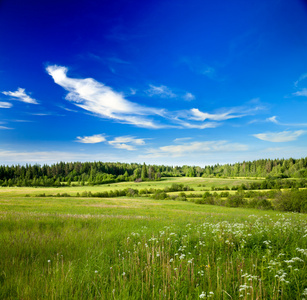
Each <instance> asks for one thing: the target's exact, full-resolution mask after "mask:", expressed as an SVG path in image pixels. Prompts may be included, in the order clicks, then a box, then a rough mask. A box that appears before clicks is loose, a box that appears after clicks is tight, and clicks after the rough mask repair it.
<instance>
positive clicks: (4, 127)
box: [0, 126, 13, 129]
mask: <svg viewBox="0 0 307 300" xmlns="http://www.w3.org/2000/svg"><path fill="white" fill-rule="evenodd" d="M0 129H13V128H10V127H7V126H0Z"/></svg>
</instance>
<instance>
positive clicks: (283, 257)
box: [0, 177, 307, 299]
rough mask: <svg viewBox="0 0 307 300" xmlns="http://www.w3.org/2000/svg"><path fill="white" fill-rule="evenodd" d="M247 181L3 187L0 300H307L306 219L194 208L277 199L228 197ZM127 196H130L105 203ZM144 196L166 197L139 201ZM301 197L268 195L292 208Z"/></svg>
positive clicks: (286, 214) (252, 211) (285, 214)
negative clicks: (234, 199) (283, 199)
mask: <svg viewBox="0 0 307 300" xmlns="http://www.w3.org/2000/svg"><path fill="white" fill-rule="evenodd" d="M253 182H256V183H257V182H261V180H256V179H253V180H252V179H246V178H241V179H238V178H235V179H226V178H225V179H217V178H207V179H206V178H187V177H183V178H182V177H181V178H180V177H179V178H167V179H165V178H162V180H160V181H154V182H150V181H146V182H135V183H131V182H130V183H128V182H122V183H114V184H105V185H101V186H98V185H95V186H87V185H85V186H82V185H76V186H65V187H58V188H56V187H49V188H48V187H40V188H34V187H2V188H1V189H0V211H1V214H0V232H1V235H0V249H1V256H0V299H206V298H211V299H303V298H304V297H306V298H307V279H306V278H307V276H306V274H307V273H306V260H307V216H306V215H305V214H299V213H293V212H291V213H289V212H278V211H274V210H272V209H271V210H263V207H262V209H260V210H259V209H258V210H256V209H253V208H240V207H231V205H228V206H217V205H208V204H203V205H197V204H195V203H197V200H200V201H203V200H204V199H206V198H210V197H213V199H214V200H215V201H217V199H218V198H219V199H220V201H225V202H227V197H224V196H225V194H224V195H223V194H222V193H229V195H228V196H229V197H230V196H233V197H237V196H238V195H242V193H259V192H260V193H275V192H276V190H266V191H259V190H242V189H239V191H238V190H237V189H232V187H237V186H239V187H240V186H241V187H242V184H243V185H245V186H250V185H251V184H252V183H253ZM226 185H227V186H228V187H229V190H227V189H226V190H225V189H223V188H222V187H225V186H226ZM129 189H131V190H134V191H138V192H137V193H136V192H135V194H133V195H132V194H131V191H130V195H129V193H128V195H127V193H126V194H125V195H124V196H121V195H117V196H114V197H110V196H109V192H111V194H112V193H113V194H114V191H115V190H118V191H126V192H127V191H129ZM150 189H153V191H157V190H163V191H164V192H165V193H166V194H167V195H169V196H168V197H167V198H165V199H164V200H155V199H153V198H154V195H155V192H153V193H152V194H146V193H144V194H142V193H140V191H141V190H147V191H148V190H150ZM304 191H305V190H304V189H300V190H299V189H295V190H293V189H292V192H291V189H287V190H284V191H282V192H276V193H277V194H278V193H282V195H286V198H287V199H288V200H287V201H288V202H287V203H293V200H294V198H296V197H294V196H293V195H294V194H292V193H294V192H297V193H300V192H304ZM85 192H86V194H85ZM89 192H90V195H89ZM82 193H83V196H82ZM95 193H108V197H103V198H102V197H93V195H95ZM182 193H184V195H185V197H184V196H183V194H182ZM193 194H194V195H195V194H200V195H201V197H200V198H198V197H189V195H193ZM208 194H209V195H208ZM221 194H222V196H220V195H221ZM174 195H177V197H176V198H175V197H173V196H174ZM204 195H206V196H204ZM25 196H26V197H25ZM47 196H48V197H47ZM292 196H293V197H294V198H291V197H292ZM172 197H173V198H172ZM180 197H181V198H180ZM257 197H258V196H257ZM183 198H185V200H186V201H178V200H184V199H183ZM171 199H173V200H171ZM174 199H176V201H174ZM229 199H230V198H229ZM243 199H245V200H248V201H252V199H253V197H251V198H246V197H243ZM268 201H269V202H270V203H271V202H273V201H272V200H270V199H269V200H268ZM302 201H303V200H302ZM211 204H212V203H211ZM215 204H216V203H215ZM291 205H292V204H291ZM274 206H276V203H275V202H274ZM279 209H281V208H279ZM282 210H287V209H282Z"/></svg>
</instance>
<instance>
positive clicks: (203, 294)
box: [199, 292, 207, 299]
mask: <svg viewBox="0 0 307 300" xmlns="http://www.w3.org/2000/svg"><path fill="white" fill-rule="evenodd" d="M205 297H207V295H206V293H205V292H202V293H201V294H200V295H199V298H201V299H202V298H205Z"/></svg>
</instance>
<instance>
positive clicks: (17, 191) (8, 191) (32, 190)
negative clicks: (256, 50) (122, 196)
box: [0, 177, 259, 199]
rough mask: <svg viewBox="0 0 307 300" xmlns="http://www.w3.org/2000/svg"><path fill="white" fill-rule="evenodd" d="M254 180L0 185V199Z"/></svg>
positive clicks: (201, 188) (199, 187)
mask: <svg viewBox="0 0 307 300" xmlns="http://www.w3.org/2000/svg"><path fill="white" fill-rule="evenodd" d="M254 181H259V180H257V179H246V178H243V179H240V178H233V179H232V178H223V179H220V178H201V177H193V178H191V177H169V178H162V180H161V181H144V182H120V183H112V184H104V185H94V186H81V185H77V184H76V186H70V187H69V186H64V187H0V199H1V197H4V196H7V197H16V196H24V195H26V194H29V195H35V194H41V193H46V195H47V194H48V195H50V194H54V195H55V194H57V193H60V194H62V193H68V194H71V195H76V194H77V193H80V194H81V193H82V192H83V191H91V192H93V193H96V192H104V191H110V190H116V189H117V190H124V189H126V188H133V189H138V190H140V189H145V188H147V189H149V188H153V189H164V188H165V187H169V186H171V185H172V184H173V183H178V184H184V185H188V186H189V187H191V188H193V189H194V190H195V192H197V191H204V190H211V187H212V186H215V187H224V186H228V187H229V188H231V187H232V186H236V185H241V184H242V183H244V184H247V183H251V182H254Z"/></svg>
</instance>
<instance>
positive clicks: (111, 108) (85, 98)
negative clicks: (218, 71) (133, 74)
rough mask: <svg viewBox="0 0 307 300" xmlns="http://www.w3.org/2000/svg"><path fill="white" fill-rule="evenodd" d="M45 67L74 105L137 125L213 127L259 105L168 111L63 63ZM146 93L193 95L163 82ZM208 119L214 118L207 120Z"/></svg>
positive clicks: (192, 127) (186, 96) (190, 96)
mask: <svg viewBox="0 0 307 300" xmlns="http://www.w3.org/2000/svg"><path fill="white" fill-rule="evenodd" d="M46 70H47V72H48V74H49V75H50V76H51V77H52V78H53V80H54V82H55V83H56V84H58V85H60V86H61V87H63V88H64V89H65V90H66V91H67V92H68V94H67V95H66V100H68V101H70V102H72V103H73V104H74V105H76V106H77V107H79V108H82V109H84V110H86V111H89V112H91V113H93V114H95V115H96V116H99V117H101V118H106V119H111V120H113V121H115V122H119V123H124V124H130V125H134V126H137V127H143V128H151V129H159V128H187V129H206V128H215V127H217V126H219V125H221V123H218V122H221V121H225V120H228V119H234V118H241V117H243V116H247V115H251V114H254V113H255V111H257V110H259V109H261V108H259V107H254V108H250V109H247V108H243V107H239V108H233V109H230V110H228V111H226V112H222V113H215V114H211V113H207V112H202V111H200V110H199V109H198V108H193V109H190V110H184V111H183V110H181V111H175V112H171V111H167V110H166V109H157V108H152V107H146V106H141V105H139V104H137V103H134V102H132V101H129V100H127V99H126V98H125V96H124V94H123V93H119V92H116V91H114V90H113V89H112V88H111V87H109V86H106V85H104V84H103V83H100V82H98V81H96V80H94V79H93V78H85V79H78V78H71V77H68V76H67V72H68V69H67V68H66V67H63V66H57V65H53V66H48V67H47V68H46ZM147 95H149V96H154V95H156V96H159V97H163V98H173V97H180V98H183V99H185V100H193V99H194V98H195V97H194V95H193V94H191V93H185V94H182V95H179V96H178V95H177V94H175V93H173V91H172V90H170V89H169V88H168V87H166V86H163V85H161V86H154V85H150V89H149V90H147ZM158 118H160V119H158ZM157 120H159V121H160V122H158V121H157ZM208 120H209V121H210V120H211V121H213V122H207V121H208Z"/></svg>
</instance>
